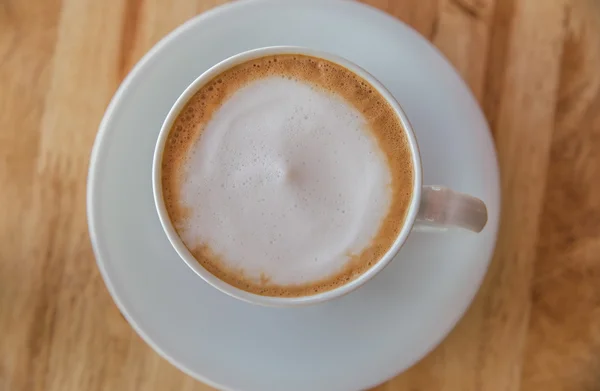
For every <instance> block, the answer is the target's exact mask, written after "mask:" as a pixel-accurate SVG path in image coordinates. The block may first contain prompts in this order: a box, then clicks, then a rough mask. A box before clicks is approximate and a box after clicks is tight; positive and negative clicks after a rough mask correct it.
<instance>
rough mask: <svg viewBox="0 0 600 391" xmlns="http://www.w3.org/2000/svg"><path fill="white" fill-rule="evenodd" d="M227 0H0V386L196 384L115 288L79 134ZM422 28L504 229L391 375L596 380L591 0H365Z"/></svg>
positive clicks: (598, 265)
mask: <svg viewBox="0 0 600 391" xmlns="http://www.w3.org/2000/svg"><path fill="white" fill-rule="evenodd" d="M223 2H224V0H195V1H194V0H111V1H109V0H106V1H98V0H62V1H61V0H28V1H21V0H0V390H1V391H9V390H10V391H37V390H39V391H42V390H43V391H87V390H110V391H112V390H145V391H149V390H160V391H163V390H177V391H179V390H208V389H209V388H208V387H206V386H204V385H202V384H200V383H198V382H196V381H195V380H193V379H191V378H190V377H188V376H186V375H184V374H182V373H181V372H179V371H178V370H177V369H175V368H174V367H172V366H171V365H170V364H169V363H167V362H166V361H165V360H163V359H162V358H160V357H159V356H158V355H157V354H156V353H154V352H153V351H152V350H151V349H150V348H149V347H148V346H147V345H146V344H145V343H144V342H143V341H142V340H141V339H140V338H139V337H138V336H137V335H136V334H135V333H134V332H133V330H132V329H131V328H130V327H129V325H128V324H127V323H126V322H125V320H124V319H123V317H122V316H121V315H120V314H119V311H118V310H117V308H116V307H115V305H114V304H113V302H112V300H111V298H110V297H109V295H108V293H107V291H106V288H105V286H104V283H103V281H102V279H101V278H100V275H99V273H98V270H97V268H96V264H95V262H94V256H93V254H92V249H91V246H90V241H89V238H88V233H87V226H86V217H85V190H86V189H85V179H86V174H87V163H88V158H89V154H90V148H91V146H92V143H93V141H94V137H95V134H96V130H97V127H98V123H99V121H100V118H101V117H102V114H103V112H104V109H105V108H106V105H107V103H108V101H109V99H110V97H111V96H112V94H113V93H114V91H115V89H116V88H117V86H118V85H119V83H120V81H121V80H122V79H123V77H124V76H125V75H126V74H127V72H128V71H129V70H130V69H131V67H132V65H133V64H134V63H135V62H136V61H137V60H138V59H139V58H140V57H141V56H142V55H143V53H144V52H146V51H147V50H148V49H149V48H150V47H151V46H152V45H153V44H154V43H156V42H157V41H158V40H159V39H160V38H161V37H163V36H164V35H165V34H166V33H167V32H169V31H170V30H171V29H173V28H174V27H175V26H177V25H179V24H180V23H181V22H183V21H185V20H186V19H188V18H190V17H192V16H194V15H196V14H198V13H199V12H202V11H205V10H207V9H209V8H211V7H213V6H216V5H218V4H221V3H223ZM366 2H368V3H370V4H372V5H375V6H378V7H380V8H381V9H383V10H385V11H387V12H389V13H391V14H393V15H395V16H397V17H398V18H399V19H401V20H403V21H405V22H407V23H408V24H410V25H412V26H413V27H414V28H415V29H417V30H418V31H419V32H420V33H421V34H423V35H424V36H426V37H428V38H429V39H430V40H431V41H432V42H433V43H434V44H435V45H436V46H437V47H438V48H440V49H441V51H442V52H444V53H445V55H446V56H447V57H448V58H449V59H450V61H451V62H452V63H453V64H454V65H455V66H456V68H457V69H458V70H459V72H460V73H461V74H462V76H463V77H464V78H465V79H466V80H467V82H468V84H469V85H470V87H471V89H472V90H473V92H474V94H475V95H476V97H477V98H478V99H479V101H480V103H481V105H482V106H483V108H484V111H485V113H486V115H487V118H488V120H489V122H490V124H491V127H492V129H493V134H494V138H495V141H496V145H497V148H498V153H499V159H500V165H501V168H502V192H503V214H502V222H501V229H500V238H499V241H498V247H497V250H496V254H495V257H494V261H493V263H492V266H491V268H490V270H489V272H488V274H487V277H486V279H485V282H484V284H483V287H482V289H481V291H480V293H479V295H478V296H477V298H476V300H475V302H474V303H473V305H472V306H471V308H470V310H469V311H468V313H467V315H466V316H465V317H464V319H463V320H462V321H461V322H460V324H459V325H458V326H457V327H456V328H455V330H454V331H453V332H452V333H451V335H450V336H449V337H448V338H447V339H446V340H445V342H444V343H443V344H442V345H441V346H439V347H438V348H437V349H436V350H435V351H434V352H433V353H431V354H430V355H429V356H428V357H427V358H425V359H424V360H423V361H421V362H420V363H419V364H417V365H416V366H415V367H414V368H412V369H410V370H409V371H408V372H406V373H404V374H402V375H400V376H398V377H397V378H396V379H394V380H392V381H390V382H389V383H387V384H384V385H382V386H380V387H378V388H377V390H381V391H383V390H387V391H400V390H403V391H404V390H405V391H421V390H423V391H425V390H428V391H429V390H447V391H480V390H486V391H487V390H490V391H492V390H493V391H506V390H543V391H553V390H557V391H558V390H569V391H571V390H575V391H598V390H600V1H599V0H368V1H366Z"/></svg>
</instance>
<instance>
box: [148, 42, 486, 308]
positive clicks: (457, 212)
mask: <svg viewBox="0 0 600 391" xmlns="http://www.w3.org/2000/svg"><path fill="white" fill-rule="evenodd" d="M277 54H299V55H307V56H312V57H318V58H322V59H325V60H327V61H330V62H333V63H336V64H338V65H341V66H342V67H344V68H346V69H348V70H350V71H352V72H353V73H355V74H357V75H358V76H360V77H362V78H363V79H364V80H365V81H367V82H368V83H369V84H370V85H371V86H372V87H373V88H374V89H376V90H377V91H378V92H379V94H380V95H381V96H383V97H384V98H385V99H386V100H387V101H388V103H389V104H390V105H391V107H392V108H393V109H394V110H395V112H396V115H397V116H398V118H399V119H400V121H401V123H402V126H403V127H404V129H405V131H406V134H407V138H408V140H409V142H410V150H411V154H412V163H413V167H414V183H413V189H412V194H413V196H412V199H411V201H410V206H409V209H408V213H407V215H406V219H405V221H404V226H403V227H402V229H401V230H400V233H399V234H398V237H397V238H396V240H395V241H394V244H393V245H392V246H391V248H390V249H389V250H388V251H387V253H386V254H384V256H383V257H381V259H380V260H379V261H378V262H377V263H376V264H375V265H374V266H373V267H371V268H370V269H369V270H367V271H366V272H364V273H363V274H362V275H360V276H359V277H358V278H356V279H354V280H352V281H349V282H348V283H347V284H344V285H341V286H339V287H337V288H335V289H332V290H330V291H326V292H322V293H318V294H315V295H310V296H301V297H271V296H261V295H258V294H254V293H250V292H247V291H244V290H242V289H239V288H237V287H234V286H232V285H230V284H228V283H226V282H224V281H223V280H221V279H219V278H218V277H216V276H215V275H213V274H212V273H210V272H209V271H208V270H206V269H205V268H204V267H202V265H200V263H199V262H198V261H197V260H196V259H195V258H194V256H193V255H192V254H191V252H190V251H189V250H188V248H187V247H186V246H185V244H184V243H183V241H182V240H181V238H180V237H179V235H178V234H177V232H176V230H175V228H174V227H173V224H172V223H171V220H170V218H169V215H168V213H167V210H166V207H165V203H164V200H163V194H162V184H161V167H162V164H161V161H162V155H163V149H164V146H165V142H166V140H167V137H168V135H169V131H170V129H171V126H172V125H173V122H174V121H175V119H176V118H177V116H178V115H179V113H180V111H181V110H182V109H183V108H184V106H185V105H186V103H187V102H188V100H189V99H190V98H191V97H192V96H193V95H194V94H195V93H196V92H197V91H198V90H199V89H200V88H201V87H202V86H204V84H205V83H207V82H208V81H210V80H212V79H213V78H214V77H215V76H217V75H219V74H221V73H222V72H224V71H225V70H227V69H229V68H231V67H233V66H235V65H238V64H240V63H243V62H246V61H249V60H252V59H255V58H259V57H264V56H270V55H277ZM422 176H423V174H422V165H421V156H420V153H419V147H418V144H417V140H416V137H415V134H414V131H413V128H412V126H411V124H410V122H409V120H408V118H407V117H406V114H405V113H404V111H403V110H402V107H401V106H400V104H399V103H398V102H397V101H396V99H395V98H394V97H393V96H392V94H391V93H390V92H389V91H388V90H387V89H386V88H385V87H384V86H383V84H381V83H380V82H379V81H378V80H377V79H376V78H375V77H373V76H372V75H371V74H369V73H368V72H367V71H365V70H364V69H362V68H360V67H359V66H358V65H356V64H354V63H352V62H350V61H348V60H345V59H343V58H341V57H338V56H335V55H332V54H329V53H324V52H321V51H318V50H313V49H308V48H302V47H293V46H273V47H266V48H260V49H255V50H250V51H247V52H243V53H240V54H237V55H235V56H232V57H230V58H228V59H226V60H224V61H221V62H220V63H218V64H216V65H214V66H213V67H212V68H210V69H209V70H207V71H206V72H204V73H203V74H202V75H200V76H199V77H198V78H197V79H196V80H194V81H193V82H192V83H191V84H190V85H189V86H188V87H187V88H186V90H185V91H184V92H183V93H182V94H181V96H180V97H179V98H178V99H177V101H176V102H175V104H174V105H173V107H172V108H171V110H170V111H169V113H168V114H167V117H166V118H165V121H164V123H163V125H162V128H161V130H160V133H159V136H158V140H157V143H156V149H155V151H154V160H153V165H152V187H153V192H154V201H155V204H156V209H157V212H158V216H159V218H160V222H161V224H162V226H163V229H164V231H165V233H166V235H167V237H168V239H169V241H170V242H171V244H172V245H173V247H174V248H175V251H177V253H178V254H179V256H180V257H181V258H182V259H183V261H184V262H185V263H186V264H187V265H188V266H189V267H190V268H191V269H192V270H193V271H194V272H196V274H198V275H199V276H200V277H202V278H203V279H204V280H205V281H206V282H207V283H209V284H210V285H212V286H213V287H215V288H217V289H218V290H220V291H221V292H224V293H226V294H228V295H230V296H233V297H235V298H238V299H241V300H244V301H246V302H249V303H253V304H260V305H267V306H279V307H293V306H300V305H307V304H315V303H320V302H324V301H327V300H331V299H334V298H336V297H340V296H342V295H345V294H347V293H349V292H351V291H353V290H355V289H356V288H358V287H360V286H361V285H363V284H364V283H365V282H367V281H368V280H370V279H371V278H373V277H374V276H375V275H376V274H377V273H379V272H380V271H381V270H383V269H384V268H385V266H386V265H387V264H388V263H389V262H390V261H391V260H392V259H393V258H394V257H395V256H396V254H397V253H398V251H400V249H401V248H402V246H403V245H404V243H405V241H406V239H407V238H408V235H409V233H410V232H411V231H412V230H413V229H419V230H434V231H443V230H445V229H447V228H450V227H456V228H462V229H466V230H470V231H473V232H480V231H481V230H483V228H484V227H485V225H486V223H487V208H486V206H485V204H484V203H483V201H481V200H480V199H478V198H475V197H472V196H469V195H466V194H462V193H457V192H454V191H452V190H450V189H448V188H445V187H441V186H423V185H422Z"/></svg>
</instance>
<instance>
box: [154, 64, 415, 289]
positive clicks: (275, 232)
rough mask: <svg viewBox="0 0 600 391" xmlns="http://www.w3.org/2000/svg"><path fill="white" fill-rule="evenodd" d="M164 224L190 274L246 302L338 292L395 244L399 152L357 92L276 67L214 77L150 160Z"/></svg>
mask: <svg viewBox="0 0 600 391" xmlns="http://www.w3.org/2000/svg"><path fill="white" fill-rule="evenodd" d="M161 170H162V174H161V176H162V191H163V198H164V201H165V206H166V209H167V212H168V214H169V218H170V220H171V222H172V224H173V226H174V228H175V229H176V231H177V233H178V235H179V236H180V238H181V239H182V241H183V243H184V244H185V245H186V247H187V248H188V249H189V250H190V252H191V253H192V254H193V255H194V257H195V258H196V260H197V261H198V262H199V263H200V264H201V265H202V266H203V267H204V268H205V269H207V270H208V271H209V272H210V273H212V274H214V275H215V276H216V277H218V278H219V279H221V280H223V281H225V282H227V283H229V284H231V285H233V286H235V287H238V288H240V289H243V290H245V291H248V292H252V293H256V294H260V295H265V296H279V297H297V296H308V295H314V294H317V293H321V292H324V291H328V290H331V289H334V288H337V287H339V286H342V285H345V284H347V283H348V282H349V281H352V280H353V279H355V278H357V277H358V276H360V275H362V274H363V273H364V272H365V271H367V270H368V269H369V268H371V267H372V266H373V265H375V264H376V263H377V262H378V261H379V260H380V259H381V257H382V256H383V255H384V254H385V253H386V252H387V251H388V250H389V249H390V247H391V246H392V245H393V243H394V242H395V240H396V238H397V236H398V234H399V232H400V230H401V228H402V226H403V224H404V220H405V218H406V214H407V210H408V207H409V204H410V202H411V198H412V195H413V181H414V169H413V164H412V155H411V150H410V146H409V142H408V139H407V136H406V133H405V130H404V129H403V127H402V125H401V122H400V119H399V118H398V116H397V114H396V113H395V111H394V109H393V108H392V107H391V106H390V104H389V103H388V102H387V101H386V99H385V98H384V97H383V96H382V95H380V94H379V93H378V92H377V91H376V90H375V89H374V87H373V86H371V85H370V84H369V83H368V82H367V81H365V80H364V79H362V78H361V77H359V76H358V75H356V74H354V73H353V72H351V71H350V70H348V69H346V68H344V67H342V66H340V65H337V64H335V63H332V62H329V61H327V60H324V59H320V58H316V57H311V56H306V55H292V54H282V55H274V56H267V57H261V58H258V59H254V60H250V61H247V62H244V63H242V64H239V65H236V66H233V67H232V68H230V69H228V70H225V71H224V72H222V73H221V74H219V75H218V76H216V77H214V78H213V79H212V80H210V81H209V82H208V83H206V84H205V85H204V86H203V87H202V88H200V90H199V91H198V92H197V93H196V94H195V95H194V96H193V97H192V98H190V100H189V101H188V103H187V104H186V106H185V107H184V108H183V109H182V110H181V112H180V113H179V114H178V116H177V118H176V120H175V121H174V123H173V125H172V127H171V129H170V132H169V134H168V137H167V141H166V144H165V148H164V152H163V157H162V167H161Z"/></svg>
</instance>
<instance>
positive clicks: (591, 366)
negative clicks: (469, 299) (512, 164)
mask: <svg viewBox="0 0 600 391" xmlns="http://www.w3.org/2000/svg"><path fill="white" fill-rule="evenodd" d="M568 11H569V12H568V19H567V21H566V22H567V23H566V27H567V31H566V39H565V42H564V52H563V56H562V64H561V82H560V88H559V93H558V106H557V110H556V129H555V133H554V138H553V140H552V144H551V154H550V165H549V169H548V173H549V174H548V185H547V190H546V195H545V203H544V209H543V215H542V224H541V227H540V235H539V244H538V248H537V261H536V275H535V278H534V284H533V304H532V310H531V323H530V325H529V333H528V339H527V350H526V354H525V358H524V360H523V363H524V368H523V382H522V384H523V386H522V388H523V389H524V390H565V391H566V390H597V389H599V388H600V355H599V354H598V352H600V290H599V289H598V288H599V287H600V283H599V278H600V201H599V200H600V182H599V180H598V178H600V154H599V153H598V150H599V149H600V72H599V70H600V2H597V1H590V0H577V1H573V2H572V5H571V7H570V8H569V9H568Z"/></svg>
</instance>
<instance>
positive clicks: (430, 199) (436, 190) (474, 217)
mask: <svg viewBox="0 0 600 391" xmlns="http://www.w3.org/2000/svg"><path fill="white" fill-rule="evenodd" d="M487 219H488V216H487V207H486V206H485V203H484V202H483V201H482V200H480V199H479V198H476V197H472V196H470V195H468V194H463V193H458V192H455V191H454V190H451V189H448V188H446V187H441V186H423V190H422V192H421V205H420V206H419V213H418V214H417V221H416V223H415V226H414V230H416V231H440V230H441V231H445V230H447V229H448V228H451V227H457V228H463V229H466V230H469V231H473V232H481V231H482V230H483V228H484V227H485V225H486V223H487Z"/></svg>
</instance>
